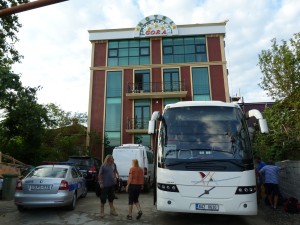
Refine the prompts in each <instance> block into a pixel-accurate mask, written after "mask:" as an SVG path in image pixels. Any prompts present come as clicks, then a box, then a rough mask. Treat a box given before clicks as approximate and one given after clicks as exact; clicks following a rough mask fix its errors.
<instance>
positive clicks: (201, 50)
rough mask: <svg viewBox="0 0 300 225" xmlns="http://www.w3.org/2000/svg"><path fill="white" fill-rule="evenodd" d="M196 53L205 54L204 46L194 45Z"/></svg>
mask: <svg viewBox="0 0 300 225" xmlns="http://www.w3.org/2000/svg"><path fill="white" fill-rule="evenodd" d="M196 51H197V53H205V52H206V48H205V45H196Z"/></svg>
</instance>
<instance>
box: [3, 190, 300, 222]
mask: <svg viewBox="0 0 300 225" xmlns="http://www.w3.org/2000/svg"><path fill="white" fill-rule="evenodd" d="M117 196H118V197H119V199H117V200H115V206H116V209H117V212H118V213H119V215H118V216H110V215H109V210H108V206H107V207H106V210H105V217H104V219H101V218H100V217H99V207H100V201H99V198H97V197H96V195H95V194H94V193H93V192H89V193H88V195H87V197H86V198H84V199H79V200H78V202H77V205H76V209H75V210H74V211H67V210H65V209H57V208H54V209H51V208H50V209H49V208H48V209H32V210H28V211H25V212H24V213H19V212H18V211H17V208H16V206H15V205H14V202H13V201H3V200H0V225H6V224H7V225H8V224H9V225H21V224H22V225H63V224H72V225H73V224H74V225H96V224H97V225H99V224H101V225H102V224H104V225H127V224H135V225H139V224H143V225H170V224H172V225H182V224H187V221H188V224H189V225H200V224H201V225H219V224H228V225H229V224H230V225H257V224H259V225H300V213H298V214H288V213H285V212H284V211H283V209H282V208H279V209H278V210H277V211H274V210H272V209H271V208H269V207H268V206H266V205H265V204H264V202H261V203H260V204H259V212H258V215H257V216H219V215H199V214H183V213H182V214H178V213H163V212H157V211H156V209H155V207H154V206H153V201H152V195H151V193H149V194H142V195H141V196H140V202H141V205H142V208H143V212H144V214H143V216H142V218H141V220H139V221H138V220H136V219H135V216H136V214H137V210H136V209H134V214H133V215H134V218H133V220H132V221H128V220H127V219H126V215H127V193H125V192H123V193H120V194H117Z"/></svg>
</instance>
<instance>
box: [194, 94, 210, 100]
mask: <svg viewBox="0 0 300 225" xmlns="http://www.w3.org/2000/svg"><path fill="white" fill-rule="evenodd" d="M194 101H210V96H209V95H194Z"/></svg>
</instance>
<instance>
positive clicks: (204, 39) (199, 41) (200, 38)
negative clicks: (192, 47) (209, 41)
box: [195, 37, 206, 45]
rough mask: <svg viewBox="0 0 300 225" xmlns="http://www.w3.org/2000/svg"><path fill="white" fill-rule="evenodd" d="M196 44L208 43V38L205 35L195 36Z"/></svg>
mask: <svg viewBox="0 0 300 225" xmlns="http://www.w3.org/2000/svg"><path fill="white" fill-rule="evenodd" d="M195 44H204V45H205V44H206V38H205V37H195Z"/></svg>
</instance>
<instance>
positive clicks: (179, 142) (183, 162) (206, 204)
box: [148, 101, 268, 215]
mask: <svg viewBox="0 0 300 225" xmlns="http://www.w3.org/2000/svg"><path fill="white" fill-rule="evenodd" d="M252 116H255V117H256V119H258V121H259V125H260V130H261V132H262V133H267V132H268V126H267V123H266V120H265V119H263V117H262V115H261V113H260V112H259V111H258V110H255V109H254V110H250V111H249V112H248V113H246V114H244V113H243V111H242V110H241V108H240V107H239V105H238V104H236V103H224V102H220V101H188V102H178V103H175V104H168V105H166V106H165V108H164V111H163V114H160V113H159V112H158V111H156V112H154V113H153V114H152V118H151V120H150V121H149V127H148V133H149V134H154V133H155V130H156V128H155V127H156V120H159V121H160V123H159V127H158V132H157V135H156V138H157V139H156V146H155V151H154V152H155V156H154V157H155V165H156V166H155V168H154V169H155V179H156V180H155V182H156V189H155V192H154V198H155V199H154V201H155V202H156V207H157V209H158V210H160V211H167V212H186V213H210V214H231V215H256V214H257V198H256V178H255V168H254V160H253V153H252V149H251V141H250V136H249V131H248V127H247V124H246V119H247V118H248V117H252Z"/></svg>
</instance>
